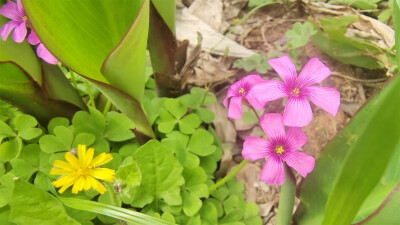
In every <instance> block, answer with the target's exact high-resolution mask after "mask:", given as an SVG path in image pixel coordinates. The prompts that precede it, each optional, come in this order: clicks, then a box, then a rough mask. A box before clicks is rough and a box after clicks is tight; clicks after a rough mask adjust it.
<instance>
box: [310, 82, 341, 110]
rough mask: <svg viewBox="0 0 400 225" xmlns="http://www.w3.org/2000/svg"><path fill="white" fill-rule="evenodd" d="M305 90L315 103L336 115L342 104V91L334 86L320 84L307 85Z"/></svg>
mask: <svg viewBox="0 0 400 225" xmlns="http://www.w3.org/2000/svg"><path fill="white" fill-rule="evenodd" d="M304 92H305V96H307V97H308V98H310V100H311V101H312V102H313V103H314V104H316V105H317V106H319V107H321V108H322V109H324V110H325V111H327V112H328V113H330V114H331V115H333V116H336V113H337V111H338V109H339V105H340V92H338V91H337V90H336V89H334V88H329V87H319V86H310V87H306V88H304Z"/></svg>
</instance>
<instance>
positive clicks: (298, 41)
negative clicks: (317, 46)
mask: <svg viewBox="0 0 400 225" xmlns="http://www.w3.org/2000/svg"><path fill="white" fill-rule="evenodd" d="M315 33H317V31H316V30H315V29H314V26H313V24H312V23H311V22H308V21H307V22H304V23H303V24H302V23H300V22H296V23H295V24H293V27H292V29H291V30H288V31H287V32H286V36H288V37H289V38H290V41H289V43H288V48H292V49H293V48H300V47H303V46H305V45H306V44H307V43H308V40H309V38H310V37H311V36H313V35H314V34H315Z"/></svg>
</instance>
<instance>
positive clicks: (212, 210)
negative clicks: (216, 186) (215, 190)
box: [200, 202, 218, 224]
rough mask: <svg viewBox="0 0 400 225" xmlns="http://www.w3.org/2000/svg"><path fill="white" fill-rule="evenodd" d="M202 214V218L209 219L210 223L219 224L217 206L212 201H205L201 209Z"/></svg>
mask: <svg viewBox="0 0 400 225" xmlns="http://www.w3.org/2000/svg"><path fill="white" fill-rule="evenodd" d="M200 216H201V219H202V220H205V221H207V222H208V223H209V224H218V215H217V208H216V207H215V206H214V205H213V204H212V203H208V202H206V203H204V204H203V207H201V209H200Z"/></svg>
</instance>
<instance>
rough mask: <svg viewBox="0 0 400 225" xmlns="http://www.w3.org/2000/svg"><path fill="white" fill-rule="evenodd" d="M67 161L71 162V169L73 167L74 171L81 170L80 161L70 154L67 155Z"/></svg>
mask: <svg viewBox="0 0 400 225" xmlns="http://www.w3.org/2000/svg"><path fill="white" fill-rule="evenodd" d="M65 159H66V160H67V161H68V162H69V164H70V165H71V167H73V168H74V169H79V167H80V165H79V160H78V159H77V158H76V157H75V156H74V155H72V154H71V153H70V152H67V153H65Z"/></svg>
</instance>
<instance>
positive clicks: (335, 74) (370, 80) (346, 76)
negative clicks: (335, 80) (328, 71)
mask: <svg viewBox="0 0 400 225" xmlns="http://www.w3.org/2000/svg"><path fill="white" fill-rule="evenodd" d="M332 75H333V76H337V77H341V78H344V79H348V80H352V81H356V82H361V83H378V82H384V81H386V80H387V79H388V78H378V79H359V78H355V77H351V76H348V75H345V74H343V73H340V72H336V71H333V72H332Z"/></svg>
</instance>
